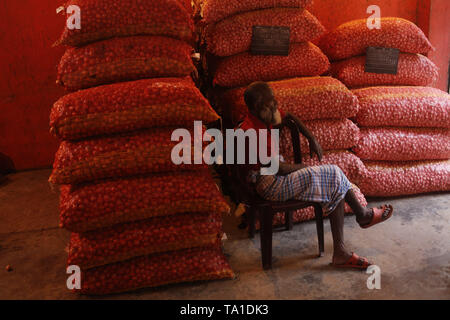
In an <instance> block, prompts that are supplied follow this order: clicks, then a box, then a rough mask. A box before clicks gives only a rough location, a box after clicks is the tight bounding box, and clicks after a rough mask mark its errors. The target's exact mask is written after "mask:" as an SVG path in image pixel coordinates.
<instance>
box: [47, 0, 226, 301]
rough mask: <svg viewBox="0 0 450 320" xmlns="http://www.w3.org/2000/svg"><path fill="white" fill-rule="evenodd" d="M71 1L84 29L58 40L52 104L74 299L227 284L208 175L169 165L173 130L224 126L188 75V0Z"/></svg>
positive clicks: (201, 168)
mask: <svg viewBox="0 0 450 320" xmlns="http://www.w3.org/2000/svg"><path fill="white" fill-rule="evenodd" d="M71 5H76V6H78V7H79V8H80V10H81V15H82V20H81V29H74V30H69V29H67V28H66V29H65V30H64V32H63V34H62V36H61V38H60V39H59V40H58V41H57V43H56V44H58V45H66V46H68V48H67V51H66V53H65V54H64V56H63V58H62V60H61V62H60V65H59V68H58V76H57V83H58V84H60V85H62V86H64V87H65V88H66V89H67V90H68V91H73V92H71V93H68V94H67V95H66V96H64V97H62V98H61V99H60V100H58V101H57V102H56V103H55V105H54V106H53V108H52V112H51V116H50V127H51V129H50V131H51V132H52V133H53V134H54V135H55V136H56V137H57V138H59V139H60V140H61V145H60V148H59V150H58V152H57V154H56V157H55V162H54V168H53V172H52V174H51V177H50V179H49V180H50V182H51V183H52V184H57V185H61V198H60V225H61V227H63V228H65V229H67V230H69V231H71V232H72V236H71V239H70V243H69V249H68V251H69V257H68V264H70V265H78V266H79V267H80V268H81V272H82V282H81V290H80V292H82V293H86V294H109V293H115V292H123V291H130V290H134V289H138V288H144V287H153V286H159V285H164V284H169V283H177V282H185V281H195V280H213V279H223V278H231V277H233V276H234V275H233V272H232V270H231V268H230V266H229V264H228V262H227V261H226V259H225V257H224V255H223V252H222V248H221V241H220V240H221V238H222V233H223V232H222V214H225V213H227V212H229V207H228V205H227V203H226V202H225V200H224V199H223V197H222V195H221V194H220V192H219V190H218V188H217V185H216V183H215V181H214V179H213V178H212V176H211V173H210V171H209V168H208V167H207V166H206V165H193V164H189V163H188V164H183V165H176V164H175V163H174V162H173V161H172V158H171V151H172V149H173V147H174V146H175V145H176V144H177V142H175V141H172V139H171V136H172V132H173V131H174V130H175V129H178V128H186V129H188V130H190V131H191V133H192V129H193V125H194V121H196V120H201V121H203V123H210V122H214V121H217V120H218V119H219V116H218V115H217V114H216V113H215V111H214V110H213V109H212V107H211V106H210V104H209V102H208V101H207V100H206V99H205V98H204V97H203V96H202V94H201V93H200V91H199V90H198V89H197V88H196V86H195V84H194V82H193V80H192V78H191V77H190V76H191V73H192V72H193V71H194V70H195V67H194V64H193V62H192V59H191V55H192V54H193V47H192V46H193V43H194V40H195V39H194V38H195V37H194V33H193V31H194V23H193V19H192V13H193V12H192V7H191V6H190V1H185V0H154V1H139V0H121V1H111V0H70V1H68V2H67V3H66V5H65V6H66V7H69V6H71ZM76 90H79V91H76ZM203 130H204V129H203ZM192 136H193V134H192ZM191 142H192V141H191ZM173 261H176V263H175V264H174V263H173ZM168 264H171V266H172V269H171V270H169V269H168V268H167V266H168ZM112 273H113V274H112Z"/></svg>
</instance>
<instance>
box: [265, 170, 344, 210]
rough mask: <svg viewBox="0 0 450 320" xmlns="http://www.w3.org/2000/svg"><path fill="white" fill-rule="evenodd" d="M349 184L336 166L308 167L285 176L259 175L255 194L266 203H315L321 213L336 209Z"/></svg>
mask: <svg viewBox="0 0 450 320" xmlns="http://www.w3.org/2000/svg"><path fill="white" fill-rule="evenodd" d="M351 188H352V184H351V183H350V181H349V180H348V179H347V177H346V176H345V174H344V173H343V172H342V170H341V169H340V168H339V167H338V166H335V165H322V166H315V167H307V168H304V169H301V170H298V171H294V172H292V173H290V174H288V175H286V176H278V175H277V176H259V177H258V178H257V183H256V191H257V192H258V194H259V195H260V196H261V197H263V198H264V199H266V200H270V201H280V202H281V201H287V200H293V199H296V200H301V201H305V202H318V203H320V204H321V206H322V208H323V210H324V213H325V214H328V213H330V212H332V211H333V210H334V209H336V207H337V205H338V204H339V203H340V202H341V201H342V200H343V199H344V197H345V195H346V194H347V192H348V191H349V190H350V189H351Z"/></svg>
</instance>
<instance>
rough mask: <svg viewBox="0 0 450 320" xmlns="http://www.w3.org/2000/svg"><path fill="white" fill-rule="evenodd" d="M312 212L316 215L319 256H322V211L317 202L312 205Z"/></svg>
mask: <svg viewBox="0 0 450 320" xmlns="http://www.w3.org/2000/svg"><path fill="white" fill-rule="evenodd" d="M314 212H315V215H316V228H317V238H318V240H319V257H323V253H324V251H325V249H324V247H325V246H324V242H325V241H324V235H323V211H322V207H321V206H320V205H319V204H317V205H314Z"/></svg>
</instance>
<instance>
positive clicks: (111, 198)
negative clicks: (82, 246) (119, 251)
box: [60, 168, 230, 232]
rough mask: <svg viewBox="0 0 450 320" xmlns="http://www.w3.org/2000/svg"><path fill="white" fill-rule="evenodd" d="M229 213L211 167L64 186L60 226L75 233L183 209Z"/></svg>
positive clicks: (164, 214) (182, 211)
mask: <svg viewBox="0 0 450 320" xmlns="http://www.w3.org/2000/svg"><path fill="white" fill-rule="evenodd" d="M229 211H230V208H229V206H228V205H227V203H226V201H225V199H224V198H223V196H222V194H221V193H220V191H219V189H218V188H217V185H216V184H215V182H214V180H213V178H212V176H211V173H210V172H209V170H208V168H205V169H204V170H196V171H179V172H167V173H157V174H151V175H144V176H133V177H125V178H115V179H107V180H98V181H94V182H90V183H84V184H80V185H63V186H61V195H60V226H61V227H63V228H66V229H68V230H70V231H73V232H86V231H90V230H95V229H99V228H105V227H110V226H113V225H116V224H120V223H124V222H132V221H138V220H144V219H148V218H152V217H157V216H168V215H176V214H179V213H184V212H211V213H212V212H217V213H220V214H224V213H229Z"/></svg>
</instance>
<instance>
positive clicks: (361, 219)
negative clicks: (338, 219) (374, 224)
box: [345, 189, 372, 225]
mask: <svg viewBox="0 0 450 320" xmlns="http://www.w3.org/2000/svg"><path fill="white" fill-rule="evenodd" d="M345 201H346V202H347V203H348V205H349V206H350V208H352V211H353V213H354V214H355V216H356V221H357V222H358V223H359V224H360V225H364V224H366V223H369V222H370V221H371V219H372V209H369V208H367V207H363V206H362V205H361V203H360V202H359V201H358V199H357V198H356V195H355V193H354V192H353V190H352V189H350V190H349V191H348V192H347V194H346V195H345Z"/></svg>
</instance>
